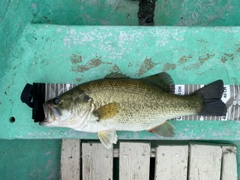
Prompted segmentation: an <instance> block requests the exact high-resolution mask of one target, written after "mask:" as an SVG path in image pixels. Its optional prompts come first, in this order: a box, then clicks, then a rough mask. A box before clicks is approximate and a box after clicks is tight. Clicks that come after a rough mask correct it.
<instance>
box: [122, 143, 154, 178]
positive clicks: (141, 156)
mask: <svg viewBox="0 0 240 180" xmlns="http://www.w3.org/2000/svg"><path fill="white" fill-rule="evenodd" d="M149 166H150V143H128V142H126V143H124V142H123V143H120V157H119V179H120V180H148V179H149Z"/></svg>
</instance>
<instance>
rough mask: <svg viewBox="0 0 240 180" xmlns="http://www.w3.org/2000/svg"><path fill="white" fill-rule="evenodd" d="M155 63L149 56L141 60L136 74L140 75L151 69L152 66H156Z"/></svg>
mask: <svg viewBox="0 0 240 180" xmlns="http://www.w3.org/2000/svg"><path fill="white" fill-rule="evenodd" d="M156 65H157V63H154V62H153V61H152V59H151V58H147V57H146V59H145V60H144V61H143V63H142V64H141V66H140V69H139V70H138V75H139V76H141V75H143V74H144V73H146V72H147V71H149V70H150V69H152V68H153V67H154V66H156Z"/></svg>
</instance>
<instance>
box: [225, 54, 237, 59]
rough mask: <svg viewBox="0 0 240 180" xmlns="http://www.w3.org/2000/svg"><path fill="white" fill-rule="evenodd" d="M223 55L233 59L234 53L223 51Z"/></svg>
mask: <svg viewBox="0 0 240 180" xmlns="http://www.w3.org/2000/svg"><path fill="white" fill-rule="evenodd" d="M224 55H225V56H227V57H228V59H229V60H234V58H235V56H234V54H230V53H224Z"/></svg>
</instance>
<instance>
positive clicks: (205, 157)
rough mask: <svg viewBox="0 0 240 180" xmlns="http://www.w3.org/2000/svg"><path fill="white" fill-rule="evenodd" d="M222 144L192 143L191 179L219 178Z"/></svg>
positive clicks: (214, 179)
mask: <svg viewBox="0 0 240 180" xmlns="http://www.w3.org/2000/svg"><path fill="white" fill-rule="evenodd" d="M221 160H222V148H221V146H210V145H190V161H189V180H219V179H220V174H221V172H220V171H221Z"/></svg>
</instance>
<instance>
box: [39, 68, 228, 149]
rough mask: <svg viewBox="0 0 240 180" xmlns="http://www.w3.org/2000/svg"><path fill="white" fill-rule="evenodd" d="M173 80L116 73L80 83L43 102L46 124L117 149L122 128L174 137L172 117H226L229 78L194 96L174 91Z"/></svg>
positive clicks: (154, 76) (44, 124) (43, 124)
mask: <svg viewBox="0 0 240 180" xmlns="http://www.w3.org/2000/svg"><path fill="white" fill-rule="evenodd" d="M171 84H174V83H173V79H172V78H171V76H170V75H169V74H167V73H166V72H162V73H158V74H155V75H151V76H147V77H143V78H139V79H134V78H129V77H127V76H126V75H123V74H121V73H110V74H109V75H107V76H106V77H105V78H103V79H98V80H94V81H90V82H86V83H83V84H80V85H78V86H76V87H74V88H72V89H70V90H69V91H67V92H65V93H62V94H60V95H59V96H56V97H54V98H52V99H50V100H48V101H46V102H45V103H44V104H43V109H44V114H45V119H44V120H43V121H42V122H40V125H42V126H46V127H65V128H71V129H74V130H76V131H82V132H89V133H98V137H99V139H100V141H101V143H102V144H103V145H104V146H105V147H106V148H108V149H109V148H112V146H113V144H116V143H117V133H116V131H134V132H135V131H143V130H147V131H149V132H152V133H155V134H157V135H161V136H163V137H169V138H170V137H174V127H173V126H172V125H171V124H170V123H169V122H168V121H167V120H170V119H173V118H176V117H179V116H185V115H195V114H198V115H203V116H210V115H214V116H224V115H225V114H226V111H227V108H226V105H225V104H224V103H223V102H222V100H221V97H222V94H223V91H224V87H223V81H222V80H217V81H214V82H212V83H210V84H208V85H205V86H204V87H203V88H201V89H199V90H197V91H195V92H194V93H192V94H190V95H177V94H173V93H172V92H171V90H170V85H171Z"/></svg>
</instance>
